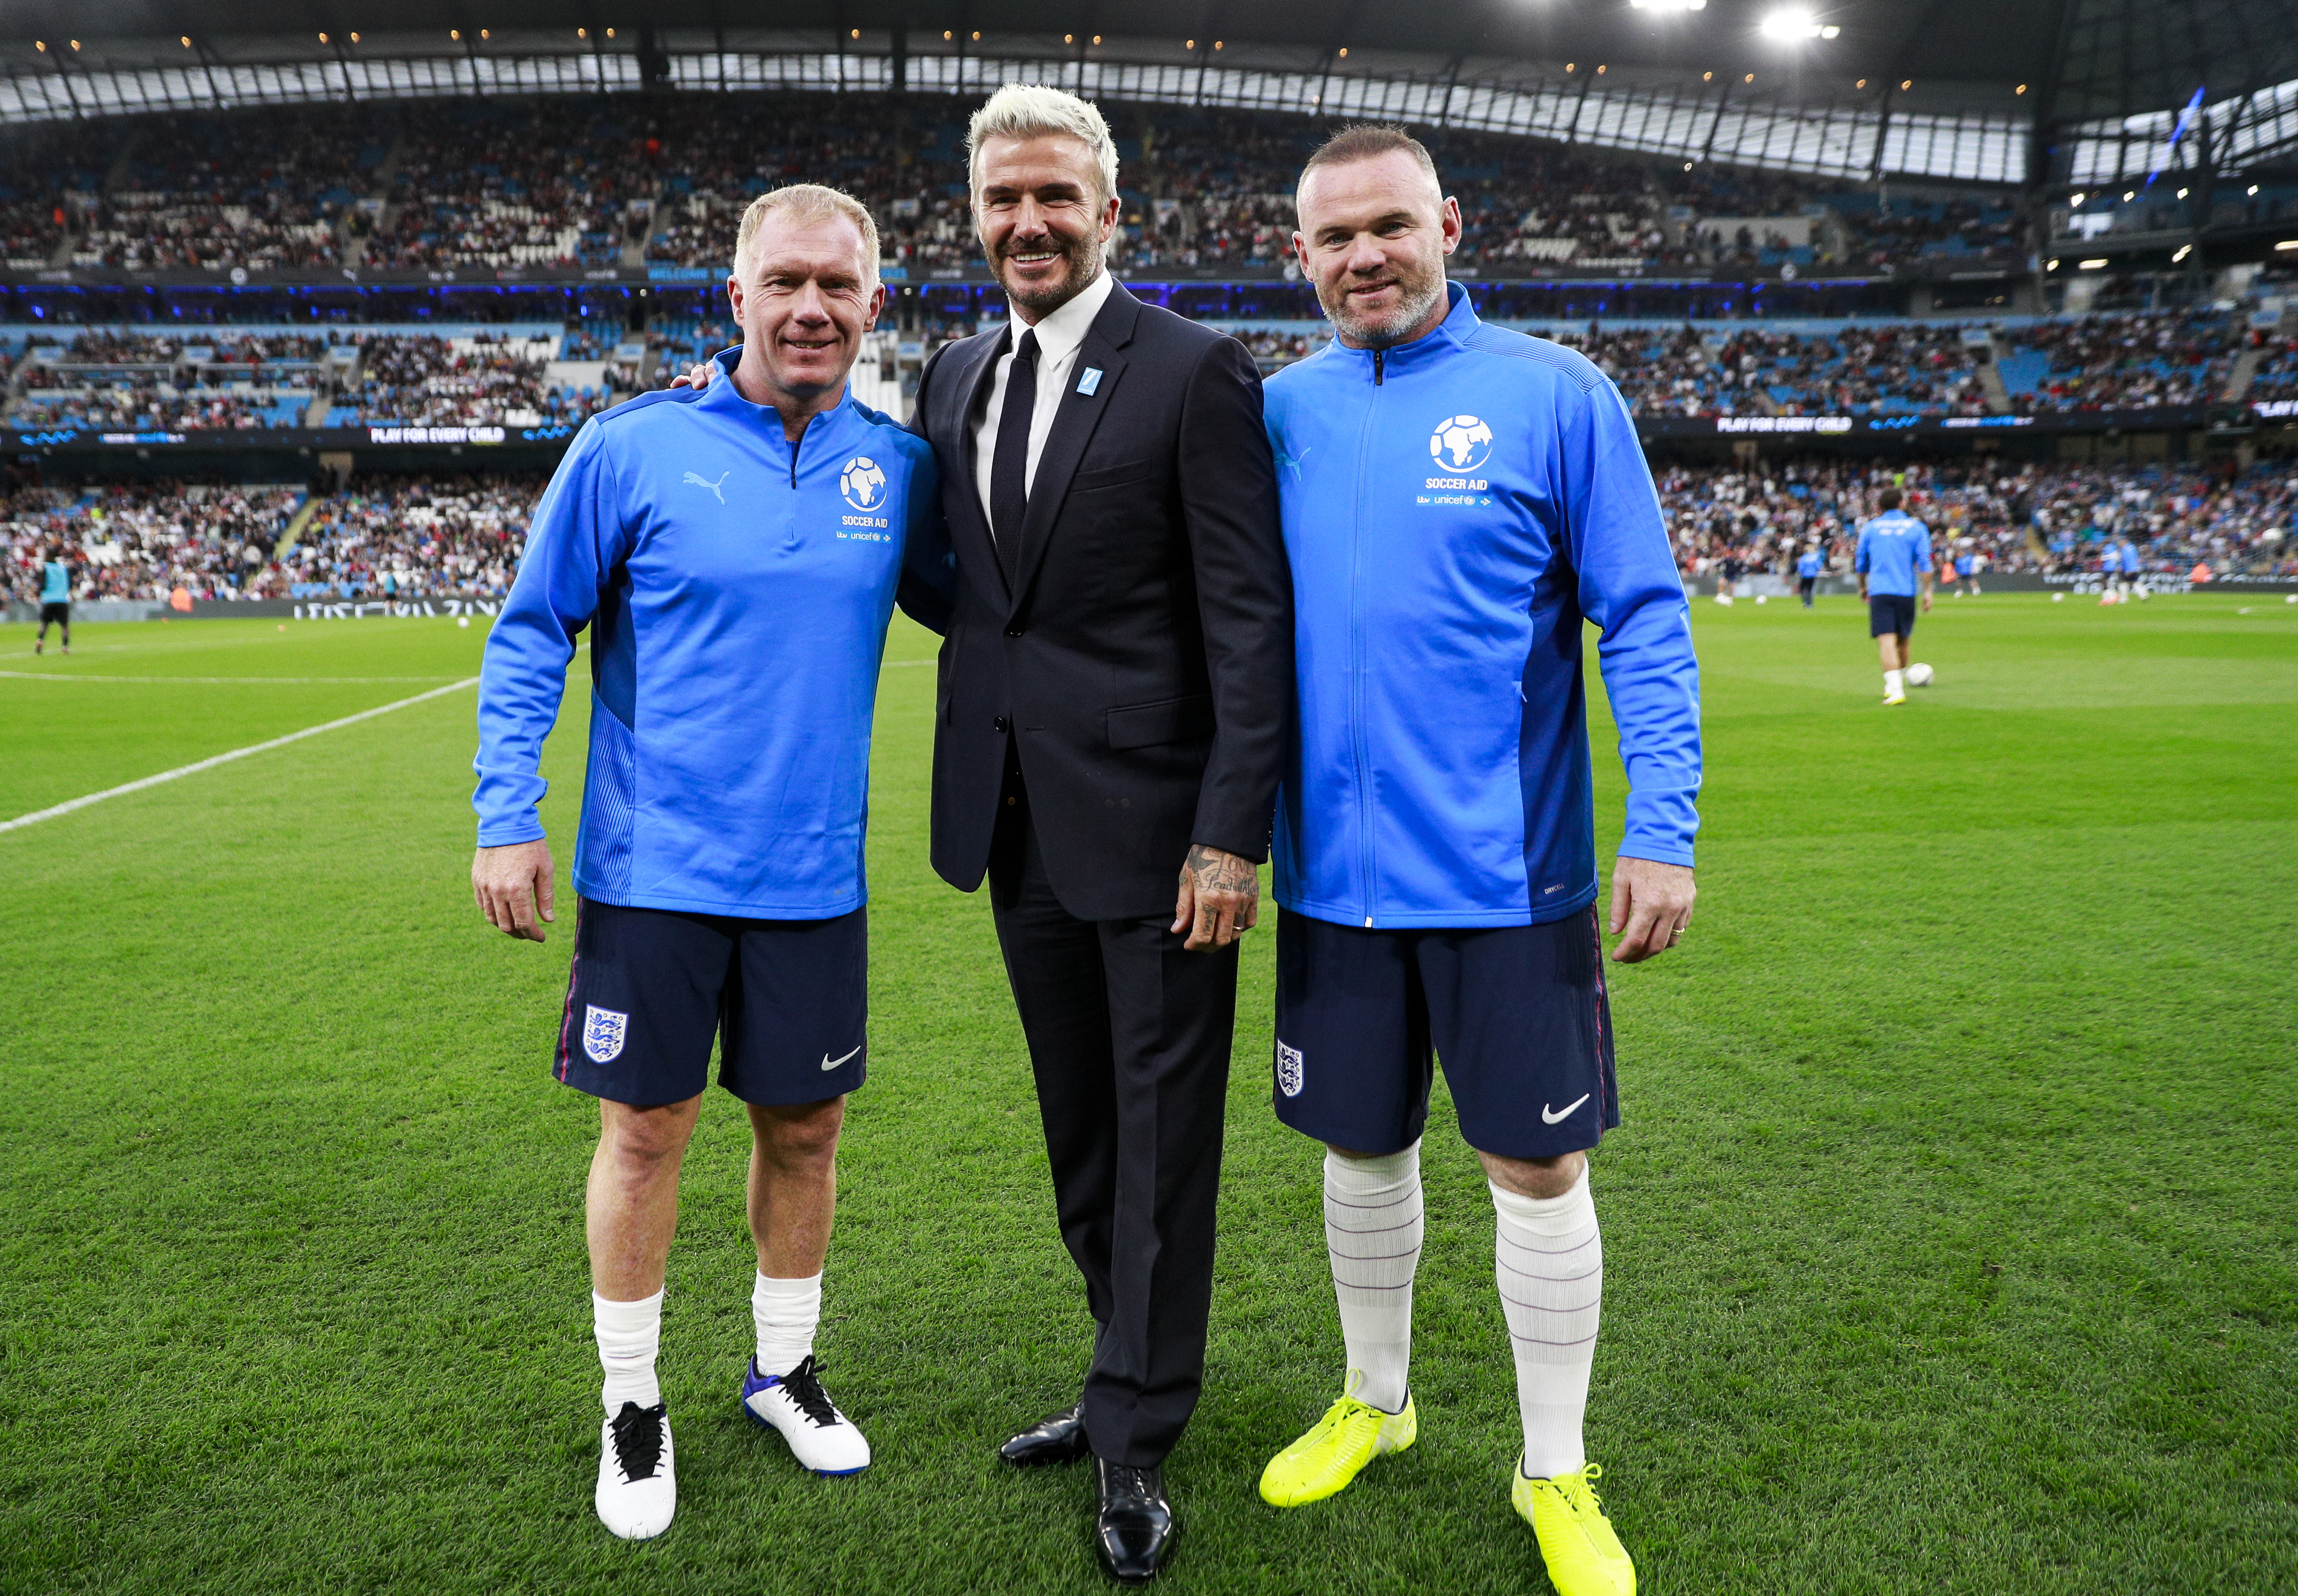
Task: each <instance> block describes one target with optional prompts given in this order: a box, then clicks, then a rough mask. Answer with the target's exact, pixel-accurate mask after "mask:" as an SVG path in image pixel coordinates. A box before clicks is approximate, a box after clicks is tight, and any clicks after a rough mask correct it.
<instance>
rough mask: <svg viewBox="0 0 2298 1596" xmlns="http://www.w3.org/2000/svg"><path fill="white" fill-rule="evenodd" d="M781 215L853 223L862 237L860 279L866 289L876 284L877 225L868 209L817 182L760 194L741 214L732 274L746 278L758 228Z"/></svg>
mask: <svg viewBox="0 0 2298 1596" xmlns="http://www.w3.org/2000/svg"><path fill="white" fill-rule="evenodd" d="M778 211H779V212H781V213H784V214H786V215H788V216H789V218H790V219H792V220H794V221H798V222H823V221H832V220H835V219H838V218H839V217H843V218H844V219H846V220H847V221H850V222H852V223H853V224H854V227H855V230H856V232H858V233H860V234H861V235H862V280H863V284H864V286H865V287H870V288H875V287H876V286H877V285H878V224H877V222H876V221H875V220H874V219H872V217H871V215H870V207H869V206H867V205H865V204H864V203H862V202H861V201H859V200H857V199H856V198H855V197H854V196H853V195H852V194H846V193H843V192H841V191H839V190H838V189H835V188H825V187H824V186H822V185H821V184H819V183H792V184H791V185H789V186H788V187H786V188H777V189H774V190H773V191H772V192H770V193H767V194H760V195H759V196H758V197H757V198H756V199H755V200H752V201H751V202H750V208H749V209H748V210H747V211H743V212H742V225H741V227H740V228H739V229H738V230H737V231H736V232H735V234H734V275H735V276H736V277H742V276H745V275H746V270H745V269H746V268H748V266H749V265H750V263H751V257H752V254H753V252H754V250H755V246H756V243H757V238H758V227H759V226H760V225H761V224H762V223H764V222H765V219H766V218H767V217H769V216H772V215H773V214H775V213H776V212H778Z"/></svg>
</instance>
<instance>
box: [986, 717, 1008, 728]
mask: <svg viewBox="0 0 2298 1596" xmlns="http://www.w3.org/2000/svg"><path fill="white" fill-rule="evenodd" d="M989 729H990V730H991V731H992V732H1003V731H1004V729H1005V717H1004V715H999V716H998V717H997V718H996V720H994V721H991V722H990V723H989Z"/></svg>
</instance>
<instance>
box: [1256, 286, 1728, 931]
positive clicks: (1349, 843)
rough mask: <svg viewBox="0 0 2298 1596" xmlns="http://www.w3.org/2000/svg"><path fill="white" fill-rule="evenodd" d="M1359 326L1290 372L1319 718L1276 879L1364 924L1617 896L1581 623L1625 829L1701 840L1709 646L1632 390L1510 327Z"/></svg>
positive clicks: (1287, 407) (1628, 843)
mask: <svg viewBox="0 0 2298 1596" xmlns="http://www.w3.org/2000/svg"><path fill="white" fill-rule="evenodd" d="M1449 292H1450V294H1451V311H1450V312H1449V314H1447V315H1446V317H1445V318H1444V320H1443V321H1442V324H1440V325H1439V326H1438V327H1437V328H1436V329H1435V330H1434V332H1432V333H1430V334H1429V335H1427V336H1426V337H1424V338H1419V339H1416V340H1415V341H1414V342H1412V343H1406V344H1401V345H1399V346H1397V347H1395V348H1393V349H1387V350H1378V351H1376V350H1366V349H1350V348H1348V347H1346V346H1345V345H1343V344H1342V343H1338V342H1337V341H1336V342H1335V343H1331V344H1329V345H1328V346H1327V347H1326V348H1325V349H1324V350H1323V351H1321V352H1319V353H1318V354H1316V355H1314V356H1312V357H1310V359H1308V360H1302V361H1301V362H1299V363H1298V364H1295V365H1293V366H1289V367H1287V368H1285V369H1284V370H1282V371H1280V372H1278V373H1277V375H1276V376H1273V377H1271V378H1269V383H1268V385H1267V389H1266V394H1267V399H1266V409H1265V414H1266V418H1267V425H1268V427H1269V441H1270V442H1271V443H1272V444H1273V445H1274V447H1275V450H1276V454H1277V485H1278V491H1279V492H1280V495H1281V497H1282V500H1283V505H1284V516H1285V551H1286V553H1287V554H1288V555H1289V556H1290V557H1291V559H1292V566H1293V590H1294V628H1295V638H1296V649H1295V653H1296V656H1297V661H1298V671H1297V674H1298V678H1299V703H1300V709H1299V714H1300V734H1299V739H1298V746H1297V748H1296V749H1295V752H1294V757H1293V758H1292V760H1291V762H1290V764H1289V765H1288V767H1287V769H1286V771H1285V777H1284V782H1283V788H1282V791H1281V794H1280V797H1279V799H1278V803H1277V837H1276V876H1277V882H1276V887H1277V891H1276V896H1277V902H1278V903H1280V904H1281V905H1283V906H1285V908H1286V909H1289V910H1293V911H1294V912H1296V913H1299V914H1307V915H1310V916H1312V917H1314V918H1317V919H1319V920H1327V921H1333V922H1337V923H1340V924H1344V925H1356V926H1380V927H1398V928H1411V927H1426V926H1460V927H1474V926H1500V925H1530V924H1537V923H1539V922H1544V921H1550V920H1557V919H1560V918H1562V917H1563V916H1564V915H1566V914H1571V913H1573V912H1575V910H1578V909H1581V908H1583V907H1585V906H1587V905H1588V904H1589V903H1591V901H1592V900H1593V899H1594V897H1595V895H1596V857H1595V841H1594V835H1595V809H1594V800H1593V798H1592V795H1591V774H1590V767H1589V751H1588V721H1587V702H1586V692H1585V689H1584V687H1583V682H1582V679H1581V666H1580V661H1581V622H1582V619H1583V616H1584V617H1585V618H1586V619H1588V620H1590V621H1592V622H1594V623H1595V624H1596V625H1597V626H1598V627H1599V628H1600V631H1601V638H1600V642H1599V644H1598V652H1599V655H1600V658H1601V660H1602V663H1603V672H1604V686H1605V689H1606V691H1607V692H1608V695H1609V697H1610V701H1611V708H1612V715H1613V717H1614V719H1615V720H1616V722H1617V724H1618V725H1619V730H1620V752H1621V757H1622V759H1623V760H1624V763H1625V764H1626V766H1627V773H1628V783H1629V790H1628V805H1627V831H1626V835H1625V837H1624V839H1623V841H1622V842H1621V845H1620V852H1621V853H1622V854H1623V855H1624V856H1630V857H1634V858H1641V859H1654V860H1658V861H1660V862H1662V863H1665V864H1690V863H1691V855H1692V848H1691V844H1692V835H1693V833H1694V832H1695V831H1697V830H1698V829H1699V815H1698V813H1697V812H1696V810H1695V809H1694V807H1693V801H1694V798H1695V797H1696V796H1697V794H1698V792H1699V663H1698V661H1697V660H1696V659H1695V658H1694V657H1693V655H1692V650H1691V630H1690V609H1689V607H1688V606H1687V604H1686V603H1685V600H1684V596H1683V586H1682V582H1681V580H1680V579H1679V578H1678V576H1677V575H1676V570H1675V563H1674V559H1673V558H1671V556H1670V554H1669V550H1668V541H1667V532H1666V525H1665V524H1664V522H1663V520H1662V517H1661V515H1660V508H1659V497H1658V495H1657V493H1656V492H1654V491H1653V488H1652V480H1651V472H1650V470H1649V467H1646V465H1645V464H1644V458H1643V451H1642V450H1641V448H1640V447H1639V445H1638V443H1637V441H1636V430H1635V426H1634V424H1633V422H1632V421H1631V420H1630V419H1629V418H1628V411H1627V407H1626V405H1625V404H1624V402H1622V401H1621V398H1620V394H1619V390H1618V389H1616V388H1615V387H1614V386H1613V385H1612V384H1611V382H1610V380H1609V379H1608V378H1607V377H1606V376H1604V374H1603V373H1602V372H1601V371H1599V370H1598V369H1597V368H1595V366H1593V365H1592V364H1591V363H1590V362H1589V361H1588V360H1586V359H1584V358H1583V357H1582V356H1581V355H1579V354H1576V353H1575V352H1574V351H1570V350H1567V349H1564V348H1561V347H1559V346H1558V345H1556V344H1554V343H1547V342H1545V341H1543V340H1541V339H1538V338H1528V337H1526V336H1525V335H1523V334H1521V333H1514V332H1509V331H1507V330H1505V329H1503V328H1500V327H1487V326H1485V325H1484V323H1483V322H1481V321H1479V320H1478V319H1477V318H1476V312H1475V311H1474V310H1471V309H1470V308H1469V305H1468V302H1467V294H1466V292H1465V291H1464V290H1463V289H1462V288H1461V287H1460V286H1459V285H1458V284H1453V285H1450V289H1449Z"/></svg>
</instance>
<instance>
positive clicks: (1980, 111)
mask: <svg viewBox="0 0 2298 1596" xmlns="http://www.w3.org/2000/svg"><path fill="white" fill-rule="evenodd" d="M2290 21H2291V12H2290V6H2289V0H2024V3H2023V4H2021V3H2013V4H2005V3H2004V0H1456V3H1455V4H1451V5H1449V6H1445V7H1442V8H1438V7H1432V6H1430V5H1429V4H1426V0H1317V3H1314V4H1303V3H1302V0H1180V4H1178V5H1177V4H1161V3H1157V0H776V3H774V4H743V3H742V0H575V4H562V3H558V0H227V3H225V0H20V3H19V4H14V5H11V6H10V7H9V8H8V9H7V11H6V12H5V13H4V15H0V120H37V119H46V118H52V117H57V116H72V115H87V114H92V113H103V112H115V111H128V110H136V109H146V108H157V107H161V106H188V105H199V104H232V103H257V102H263V101H273V100H309V99H322V98H345V99H360V98H372V97H381V96H387V95H433V94H455V93H489V92H495V93H503V92H539V91H548V90H552V89H575V88H598V89H609V90H611V89H618V88H624V87H629V88H637V87H649V86H660V87H673V88H678V87H688V88H707V87H729V88H732V87H849V88H862V87H890V86H894V85H897V84H898V85H899V86H901V87H910V88H915V89H946V90H954V91H957V92H973V91H975V90H977V89H979V88H981V87H985V86H994V84H995V83H996V81H999V80H1000V79H1002V78H1005V77H1011V76H1015V75H1028V76H1035V77H1039V78H1043V79H1048V80H1052V81H1059V82H1063V83H1065V84H1070V85H1072V86H1074V87H1079V89H1081V90H1084V91H1086V92H1088V93H1094V94H1097V95H1102V96H1104V97H1110V98H1135V99H1142V100H1149V101H1178V102H1186V103H1207V104H1228V105H1244V106H1253V107H1260V108H1264V109H1275V110H1293V111H1304V112H1322V113H1324V114H1327V115H1334V114H1340V115H1352V116H1356V115H1385V116H1393V117H1398V118H1401V119H1403V120H1410V121H1415V122H1423V123H1442V124H1450V125H1457V126H1463V127H1483V128H1494V129H1498V130H1504V131H1515V132H1523V133H1527V134H1533V135H1536V136H1549V137H1557V138H1564V139H1569V140H1572V141H1575V142H1579V143H1584V144H1591V145H1611V146H1615V147H1620V148H1625V149H1635V150H1646V151H1650V152H1654V153H1665V154H1668V155H1681V156H1684V157H1686V158H1688V159H1694V160H1698V159H1715V160H1725V161H1746V162H1751V163H1759V164H1765V165H1773V166H1777V167H1781V168H1785V169H1789V170H1805V171H1813V172H1823V173H1834V174H1839V175H1846V176H1862V177H1864V176H1881V175H1883V174H1886V173H1904V174H1908V175H1913V176H1921V177H1931V178H1964V179H1975V180H1981V181H1996V182H2002V181H2013V182H2017V181H2025V180H2029V179H2037V180H2043V181H2067V182H2075V183H2080V182H2100V181H2105V180H2109V179H2112V178H2120V177H2122V176H2124V175H2126V174H2128V173H2133V172H2144V171H2147V170H2153V169H2154V168H2156V167H2170V168H2173V169H2176V170H2191V169H2199V168H2202V167H2204V166H2209V167H2212V168H2214V169H2216V170H2228V169H2230V168H2232V167H2236V166H2240V165H2243V164H2245V163H2252V162H2255V161H2260V160H2263V159H2268V158H2270V157H2271V156H2273V155H2275V154H2277V153H2282V152H2286V151H2287V150H2289V149H2290V148H2292V147H2293V146H2294V145H2298V29H2293V28H2292V27H2291V26H2290ZM1783 22H1784V23H1785V25H1784V26H1783ZM2182 112H2186V114H2184V115H2182ZM2038 127H2039V128H2040V131H2039V132H2038Z"/></svg>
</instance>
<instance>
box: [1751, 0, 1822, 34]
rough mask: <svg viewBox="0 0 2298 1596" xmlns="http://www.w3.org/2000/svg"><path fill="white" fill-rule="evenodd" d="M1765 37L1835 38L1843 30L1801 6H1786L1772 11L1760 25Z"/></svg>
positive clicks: (1759, 29)
mask: <svg viewBox="0 0 2298 1596" xmlns="http://www.w3.org/2000/svg"><path fill="white" fill-rule="evenodd" d="M1758 31H1760V32H1761V33H1762V34H1763V35H1764V37H1765V38H1775V39H1780V40H1782V41H1788V42H1794V41H1799V40H1803V39H1807V38H1833V37H1835V36H1836V35H1838V34H1839V33H1841V32H1842V31H1843V29H1840V28H1834V27H1830V26H1828V25H1826V24H1824V23H1823V22H1821V21H1820V20H1819V19H1818V18H1817V17H1815V16H1814V15H1812V14H1811V12H1808V11H1806V10H1804V9H1803V8H1802V7H1800V6H1794V5H1790V6H1786V7H1783V8H1781V10H1779V11H1775V12H1772V13H1771V14H1770V15H1769V16H1767V17H1765V19H1764V20H1763V21H1762V23H1761V24H1760V25H1759V28H1758Z"/></svg>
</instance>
